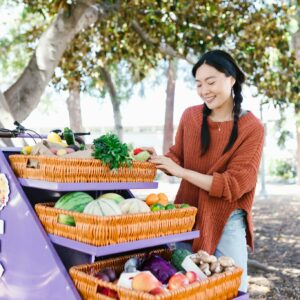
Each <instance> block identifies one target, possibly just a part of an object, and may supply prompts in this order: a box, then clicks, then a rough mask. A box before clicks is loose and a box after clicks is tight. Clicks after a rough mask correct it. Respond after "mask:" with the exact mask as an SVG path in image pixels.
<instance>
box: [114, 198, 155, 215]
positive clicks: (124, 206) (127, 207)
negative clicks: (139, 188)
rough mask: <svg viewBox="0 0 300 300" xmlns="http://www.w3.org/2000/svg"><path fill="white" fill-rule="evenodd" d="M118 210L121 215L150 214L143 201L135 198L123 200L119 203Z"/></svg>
mask: <svg viewBox="0 0 300 300" xmlns="http://www.w3.org/2000/svg"><path fill="white" fill-rule="evenodd" d="M120 208H121V211H122V213H123V214H137V213H147V212H150V211H151V210H150V207H149V206H148V205H147V204H146V203H145V202H144V201H143V200H140V199H137V198H129V199H125V200H124V201H123V202H121V203H120Z"/></svg>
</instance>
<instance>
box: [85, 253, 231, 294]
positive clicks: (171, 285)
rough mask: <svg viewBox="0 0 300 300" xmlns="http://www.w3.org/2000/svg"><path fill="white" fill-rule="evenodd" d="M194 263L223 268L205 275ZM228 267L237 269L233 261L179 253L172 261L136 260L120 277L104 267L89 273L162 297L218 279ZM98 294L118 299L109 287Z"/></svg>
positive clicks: (153, 257) (129, 262) (152, 257)
mask: <svg viewBox="0 0 300 300" xmlns="http://www.w3.org/2000/svg"><path fill="white" fill-rule="evenodd" d="M194 259H197V262H198V263H200V265H201V264H206V263H207V261H208V260H210V261H211V262H210V263H208V264H209V267H210V268H211V269H212V267H213V265H216V264H218V265H219V266H220V268H219V269H218V270H215V271H214V272H212V273H210V274H209V275H205V274H204V273H203V272H202V270H201V268H200V267H198V266H197V265H196V264H195V263H194V262H193V260H194ZM201 259H203V261H202V260H201ZM229 267H231V268H233V269H234V268H235V266H234V261H233V259H232V258H230V257H226V256H221V257H219V258H216V257H215V256H213V255H209V254H208V253H207V252H205V251H203V250H200V251H199V252H198V253H191V252H189V251H188V250H186V249H176V250H174V251H173V253H172V256H171V259H170V261H169V260H167V259H165V258H164V257H163V256H161V255H158V254H151V255H146V256H145V257H143V258H140V257H138V256H135V257H132V258H130V259H129V260H127V261H126V262H125V264H124V267H123V272H122V273H121V274H117V273H116V272H115V269H114V268H113V267H105V268H102V269H100V270H99V271H97V272H95V271H94V270H93V269H91V270H90V273H91V275H92V276H94V277H96V278H98V279H99V280H100V281H105V282H112V283H114V284H116V285H117V286H120V287H124V288H128V289H132V290H136V291H141V292H146V293H149V294H151V295H163V294H168V293H170V292H172V291H174V290H176V289H179V288H182V287H187V286H188V285H190V284H193V283H195V282H197V281H202V280H205V279H206V278H207V277H208V276H215V275H217V274H219V273H221V272H224V271H226V268H229ZM227 270H228V269H227ZM99 292H100V293H102V294H104V295H106V296H108V297H111V298H113V299H119V298H118V294H117V292H116V290H113V289H110V288H108V287H102V288H100V289H99Z"/></svg>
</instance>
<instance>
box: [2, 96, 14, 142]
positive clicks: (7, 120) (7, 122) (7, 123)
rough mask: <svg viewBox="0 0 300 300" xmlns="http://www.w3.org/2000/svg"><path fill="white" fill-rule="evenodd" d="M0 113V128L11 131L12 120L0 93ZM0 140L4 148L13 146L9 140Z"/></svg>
mask: <svg viewBox="0 0 300 300" xmlns="http://www.w3.org/2000/svg"><path fill="white" fill-rule="evenodd" d="M0 112H1V120H0V128H5V129H12V126H13V124H14V120H13V118H12V116H11V113H10V110H9V108H8V106H7V103H6V101H5V98H4V95H3V93H1V92H0ZM0 139H1V141H2V142H3V143H4V144H5V145H6V146H8V147H12V146H13V143H12V141H11V140H10V139H9V138H3V139H2V138H0Z"/></svg>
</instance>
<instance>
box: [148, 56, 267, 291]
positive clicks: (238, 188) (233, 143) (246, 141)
mask: <svg viewBox="0 0 300 300" xmlns="http://www.w3.org/2000/svg"><path fill="white" fill-rule="evenodd" d="M192 74H193V76H194V77H195V80H196V84H197V92H198V95H199V96H200V98H201V99H202V100H203V102H204V104H202V105H197V106H193V107H190V108H188V109H186V110H185V111H184V113H183V115H182V117H181V120H180V124H179V127H178V130H177V134H176V139H175V144H174V145H173V146H172V147H171V148H170V151H169V153H167V154H166V155H165V156H157V155H156V152H155V150H154V149H153V148H144V149H146V150H148V151H150V153H151V154H152V156H151V160H150V161H151V162H153V163H155V164H156V166H157V168H158V169H160V170H162V171H164V172H166V173H167V174H169V175H173V176H177V177H179V178H182V181H181V184H180V187H179V190H178V193H177V196H176V199H175V203H182V202H185V203H189V204H190V205H193V206H196V207H198V215H197V218H196V223H195V228H196V229H199V230H200V237H199V238H197V239H195V240H194V241H193V243H192V245H191V248H192V249H193V251H194V252H196V251H198V250H199V249H203V250H206V251H207V252H209V253H210V254H215V255H216V256H221V255H226V256H231V257H232V258H233V259H234V260H235V262H236V265H239V266H241V267H242V268H243V270H244V272H243V276H242V283H241V286H240V290H242V291H247V257H248V254H247V244H248V245H249V246H250V247H251V248H253V225H252V216H251V209H252V204H253V198H254V192H255V186H256V181H257V174H258V169H259V164H260V159H261V155H262V149H263V141H264V129H263V125H262V124H261V122H260V121H259V120H258V119H257V118H256V117H255V116H254V115H253V114H252V113H251V112H249V111H245V110H242V108H241V103H242V101H243V96H242V93H241V92H242V83H243V82H244V81H245V75H244V74H243V72H242V71H241V69H240V68H239V67H238V66H237V64H236V63H235V61H234V59H233V58H232V57H231V56H230V55H229V54H228V53H226V52H224V51H221V50H214V51H210V52H207V53H205V54H204V55H203V56H202V57H201V58H200V60H199V61H198V62H197V63H196V64H195V66H194V67H193V69H192Z"/></svg>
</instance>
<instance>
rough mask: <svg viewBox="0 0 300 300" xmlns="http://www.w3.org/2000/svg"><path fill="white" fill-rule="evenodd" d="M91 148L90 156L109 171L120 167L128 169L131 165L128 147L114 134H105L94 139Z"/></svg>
mask: <svg viewBox="0 0 300 300" xmlns="http://www.w3.org/2000/svg"><path fill="white" fill-rule="evenodd" d="M92 148H93V153H92V155H93V156H94V157H95V158H96V159H100V160H101V161H102V162H103V163H104V164H106V165H108V166H109V168H110V169H111V170H116V169H118V168H119V167H120V166H126V167H130V166H131V165H132V158H131V157H130V155H129V149H128V146H127V145H126V144H125V143H122V142H121V141H120V140H119V138H118V136H117V135H115V134H114V133H107V134H105V135H102V136H100V137H99V138H98V139H95V140H94V141H93V147H92Z"/></svg>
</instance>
